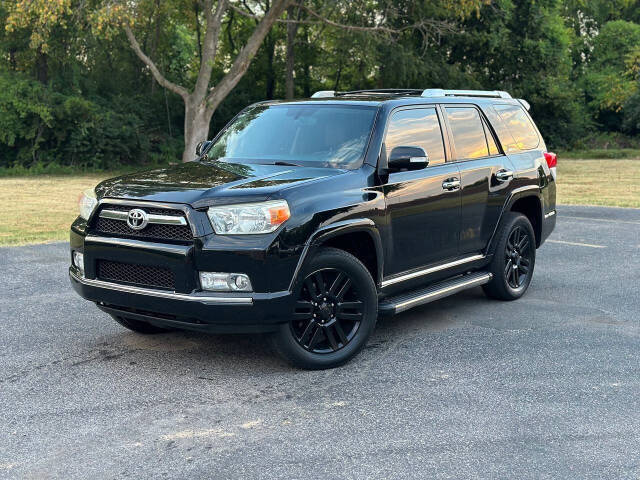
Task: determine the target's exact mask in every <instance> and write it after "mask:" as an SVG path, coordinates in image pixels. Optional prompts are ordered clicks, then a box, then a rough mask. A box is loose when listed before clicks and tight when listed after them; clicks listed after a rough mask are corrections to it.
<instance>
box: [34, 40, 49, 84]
mask: <svg viewBox="0 0 640 480" xmlns="http://www.w3.org/2000/svg"><path fill="white" fill-rule="evenodd" d="M36 78H37V79H38V81H39V82H40V83H44V84H46V83H47V82H48V81H49V60H48V57H47V54H46V53H44V52H43V51H42V49H40V48H39V49H38V53H37V56H36Z"/></svg>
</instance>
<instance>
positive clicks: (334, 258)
mask: <svg viewBox="0 0 640 480" xmlns="http://www.w3.org/2000/svg"><path fill="white" fill-rule="evenodd" d="M297 284H298V286H297V288H296V296H297V299H296V304H295V310H294V312H293V314H292V315H291V318H290V319H289V321H288V322H287V323H285V324H282V325H281V327H280V329H279V331H278V332H277V333H276V334H275V335H274V337H273V340H274V346H275V348H276V350H277V351H278V352H279V353H280V354H281V355H282V356H283V357H284V358H285V359H286V360H288V361H289V362H290V363H292V364H293V365H295V366H297V367H300V368H306V369H323V368H333V367H337V366H339V365H342V364H344V363H346V362H347V361H349V360H350V359H351V358H353V357H354V356H355V355H356V354H357V353H358V352H359V351H360V350H361V349H362V347H364V345H365V343H366V341H367V339H368V338H369V335H371V332H372V331H373V329H374V327H375V324H376V319H377V316H378V295H377V291H376V286H375V283H374V281H373V278H372V277H371V274H370V273H369V271H368V270H367V268H366V267H365V266H364V265H363V264H362V262H360V261H359V260H358V259H357V258H356V257H354V256H353V255H351V254H349V253H347V252H345V251H343V250H338V249H335V248H324V249H322V250H320V251H319V252H318V253H317V254H316V255H315V256H314V257H313V258H312V259H311V260H310V261H309V262H308V263H307V264H306V265H305V267H304V268H303V269H302V271H301V273H300V279H299V282H297Z"/></svg>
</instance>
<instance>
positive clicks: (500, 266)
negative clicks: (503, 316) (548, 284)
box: [491, 213, 536, 300]
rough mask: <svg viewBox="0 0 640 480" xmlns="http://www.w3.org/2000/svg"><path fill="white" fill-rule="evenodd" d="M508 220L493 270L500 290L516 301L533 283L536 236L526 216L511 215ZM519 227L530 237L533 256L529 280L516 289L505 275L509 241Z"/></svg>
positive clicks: (496, 253) (497, 249)
mask: <svg viewBox="0 0 640 480" xmlns="http://www.w3.org/2000/svg"><path fill="white" fill-rule="evenodd" d="M506 220H507V221H506V222H505V224H504V227H503V229H502V232H501V235H500V241H499V242H498V244H497V245H496V250H495V251H494V261H493V268H492V269H491V270H492V273H493V275H494V278H496V280H497V281H498V282H500V285H499V286H500V289H501V290H503V291H504V293H505V294H506V296H507V297H509V298H510V299H513V300H515V299H517V298H520V297H521V296H522V295H524V293H525V292H526V291H527V289H528V288H529V284H530V283H531V280H532V279H533V272H534V269H535V263H536V236H535V232H534V230H533V226H532V225H531V222H530V221H529V219H528V218H527V217H525V216H524V215H522V214H519V213H510V214H509V217H508V218H507V219H506ZM518 226H519V227H521V228H524V229H525V230H526V231H527V235H528V236H529V241H530V242H531V246H530V247H529V248H530V249H531V252H532V255H531V265H530V268H529V275H528V276H527V280H526V281H525V283H524V284H523V285H522V286H521V287H519V288H517V289H516V288H513V287H511V286H510V285H509V283H508V282H507V279H506V278H505V275H504V269H505V267H506V258H505V249H506V246H507V241H508V239H509V236H510V235H511V232H512V231H513V229H514V228H515V227H518Z"/></svg>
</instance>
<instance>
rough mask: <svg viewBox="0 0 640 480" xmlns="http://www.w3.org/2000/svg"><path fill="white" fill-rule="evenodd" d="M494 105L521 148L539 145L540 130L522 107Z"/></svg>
mask: <svg viewBox="0 0 640 480" xmlns="http://www.w3.org/2000/svg"><path fill="white" fill-rule="evenodd" d="M493 107H494V108H495V109H496V112H498V115H499V116H500V118H501V119H502V121H503V122H504V124H505V125H506V127H507V128H508V129H509V132H511V136H513V139H514V140H515V143H516V146H517V147H518V149H519V150H530V149H533V148H536V147H537V146H538V145H539V143H540V138H539V137H538V132H537V131H536V128H535V127H534V126H533V123H531V120H530V119H529V116H528V115H527V114H526V113H525V111H524V110H523V108H522V107H520V106H518V105H500V104H498V105H494V106H493Z"/></svg>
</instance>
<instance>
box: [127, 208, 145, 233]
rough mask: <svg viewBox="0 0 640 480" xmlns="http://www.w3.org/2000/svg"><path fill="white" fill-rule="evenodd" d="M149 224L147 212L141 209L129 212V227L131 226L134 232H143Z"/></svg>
mask: <svg viewBox="0 0 640 480" xmlns="http://www.w3.org/2000/svg"><path fill="white" fill-rule="evenodd" d="M148 223H149V216H148V215H147V212H145V211H144V210H140V209H139V208H134V209H133V210H129V215H127V225H129V228H131V229H132V230H142V229H143V228H144V227H146V226H147V224H148Z"/></svg>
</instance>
